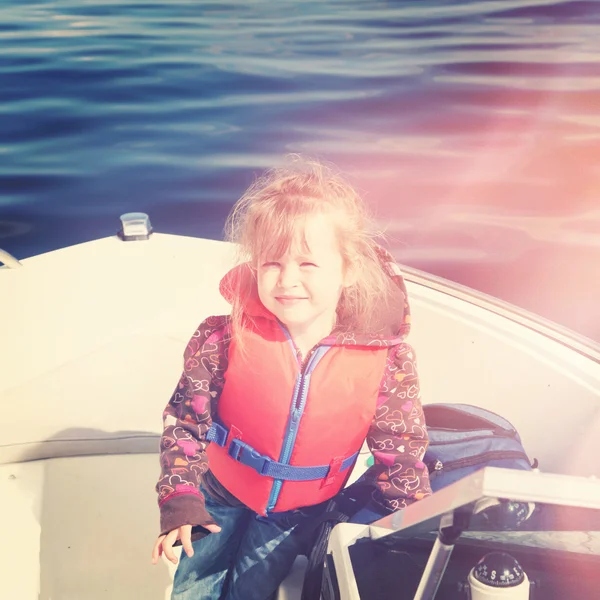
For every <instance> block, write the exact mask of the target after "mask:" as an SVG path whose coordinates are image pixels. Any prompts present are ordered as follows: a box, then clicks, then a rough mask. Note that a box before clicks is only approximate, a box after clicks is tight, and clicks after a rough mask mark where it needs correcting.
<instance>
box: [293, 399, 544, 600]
mask: <svg viewBox="0 0 600 600" xmlns="http://www.w3.org/2000/svg"><path fill="white" fill-rule="evenodd" d="M423 411H424V413H425V423H426V427H427V433H428V434H429V447H428V449H427V452H426V453H425V456H424V458H423V462H424V463H425V464H426V465H427V468H428V469H429V478H430V482H431V489H432V491H434V492H436V491H437V490H439V489H441V488H443V487H446V486H447V485H450V484H451V483H454V482H455V481H458V480H459V479H461V478H462V477H466V476H467V475H470V474H471V473H474V472H475V471H478V470H479V469H483V468H484V467H504V468H508V469H520V470H531V469H535V468H536V467H537V461H536V460H534V462H533V464H532V463H531V462H530V461H529V458H528V456H527V453H526V452H525V448H523V444H522V443H521V438H520V436H519V434H518V432H517V430H516V429H515V428H514V426H513V425H512V423H510V421H508V420H506V419H505V418H504V417H501V416H500V415H497V414H496V413H493V412H492V411H490V410H487V409H485V408H479V407H478V406H472V405H471V404H424V405H423ZM373 487H374V484H372V485H368V484H367V483H366V482H365V481H364V478H361V479H359V480H358V481H357V482H356V483H354V484H353V485H351V486H349V487H347V488H346V489H345V490H343V491H342V492H341V493H340V494H338V496H336V497H335V498H333V499H332V500H330V501H329V504H328V505H327V507H326V509H325V511H324V514H323V515H321V517H320V518H319V519H317V520H316V521H315V525H316V526H315V528H314V529H315V530H316V537H314V538H313V539H312V542H311V545H312V550H311V551H310V552H309V553H308V554H309V563H308V568H307V570H306V574H305V577H304V586H303V589H302V599H301V600H311V599H312V598H319V597H322V598H324V599H325V598H331V597H333V596H332V594H331V592H330V591H328V590H327V589H325V588H322V580H323V578H322V574H323V564H324V559H325V556H326V553H327V542H328V540H329V535H330V533H331V530H332V529H333V527H334V526H335V525H336V523H341V522H344V521H350V522H353V523H371V522H373V521H375V520H377V519H378V518H381V517H383V516H385V515H384V513H383V512H378V511H377V507H376V506H375V504H374V503H373V502H372V500H371V493H372V490H373ZM309 531H312V528H310V529H309Z"/></svg>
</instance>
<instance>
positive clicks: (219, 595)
mask: <svg viewBox="0 0 600 600" xmlns="http://www.w3.org/2000/svg"><path fill="white" fill-rule="evenodd" d="M205 498H206V509H207V510H208V512H209V513H210V515H211V516H212V517H213V518H214V520H215V521H216V522H217V524H218V525H219V526H220V527H221V531H220V532H219V533H211V534H210V535H208V536H206V537H204V538H201V539H199V540H197V541H196V542H194V543H193V548H194V556H192V558H189V557H188V556H187V554H186V553H185V551H182V553H181V558H180V560H179V564H178V566H177V571H176V573H175V580H174V582H173V594H172V595H171V600H270V599H271V598H273V597H274V594H275V593H276V591H277V588H278V587H279V585H280V584H281V582H282V581H283V580H284V579H285V577H286V575H287V574H288V572H289V570H290V569H291V566H292V564H293V562H294V560H295V559H296V557H297V556H298V554H299V553H300V552H301V551H302V545H301V542H300V540H299V539H298V538H297V536H295V535H292V532H293V530H294V529H295V527H294V526H293V525H289V524H288V525H289V526H286V523H285V520H284V521H281V520H280V521H279V523H278V524H276V523H275V522H271V521H269V520H257V519H256V513H254V512H253V511H251V510H250V509H248V508H234V507H231V506H224V505H222V504H220V503H218V502H217V501H216V500H215V499H213V498H211V497H210V496H209V495H208V494H206V493H205Z"/></svg>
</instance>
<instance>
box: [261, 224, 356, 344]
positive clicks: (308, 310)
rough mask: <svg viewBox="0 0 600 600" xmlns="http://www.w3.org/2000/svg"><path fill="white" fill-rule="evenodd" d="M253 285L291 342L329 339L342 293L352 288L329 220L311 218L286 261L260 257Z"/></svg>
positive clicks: (285, 258)
mask: <svg viewBox="0 0 600 600" xmlns="http://www.w3.org/2000/svg"><path fill="white" fill-rule="evenodd" d="M303 238H304V240H306V246H307V247H308V249H306V248H303V246H304V244H303ZM257 284H258V295H259V298H260V300H261V302H262V303H263V304H264V306H265V308H267V309H268V310H270V311H271V312H272V313H273V314H274V315H275V316H276V317H277V318H278V319H279V320H280V321H281V322H282V323H283V324H284V325H286V327H287V328H288V330H289V331H290V334H291V335H292V336H294V335H307V336H309V337H312V336H316V337H318V338H319V339H320V338H321V337H325V336H327V335H329V333H330V332H331V330H332V329H333V326H334V325H335V311H336V308H337V305H338V302H339V299H340V295H341V293H342V290H343V288H344V287H347V286H348V285H350V284H351V281H350V277H349V276H348V275H347V274H346V273H344V265H343V259H342V255H341V254H340V251H339V248H338V242H337V239H336V234H335V228H334V225H333V222H332V220H331V217H328V216H326V215H322V214H317V215H312V216H309V217H308V218H307V219H306V222H305V226H304V228H303V229H301V230H300V231H298V232H297V235H296V239H295V243H294V244H292V247H291V248H290V249H288V251H287V253H286V254H285V255H283V256H263V257H261V259H260V260H259V262H258V266H257Z"/></svg>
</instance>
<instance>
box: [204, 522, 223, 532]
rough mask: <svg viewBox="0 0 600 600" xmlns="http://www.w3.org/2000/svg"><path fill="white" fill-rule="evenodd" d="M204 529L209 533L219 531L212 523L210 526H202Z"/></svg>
mask: <svg viewBox="0 0 600 600" xmlns="http://www.w3.org/2000/svg"><path fill="white" fill-rule="evenodd" d="M204 527H205V528H206V529H208V530H209V531H210V532H211V533H219V531H221V528H220V527H219V526H218V525H214V524H213V523H211V524H210V525H204Z"/></svg>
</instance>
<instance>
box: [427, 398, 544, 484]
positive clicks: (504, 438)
mask: <svg viewBox="0 0 600 600" xmlns="http://www.w3.org/2000/svg"><path fill="white" fill-rule="evenodd" d="M423 411H424V412H425V423H426V424H427V432H428V434H429V448H428V449H427V452H426V453H425V457H424V459H423V461H424V462H425V464H426V465H427V468H428V469H429V477H430V481H431V489H432V490H433V491H434V492H435V491H437V490H439V489H441V488H443V487H445V486H447V485H450V484H451V483H454V482H455V481H458V480H459V479H461V478H462V477H465V476H467V475H470V474H471V473H474V472H475V471H478V470H479V469H482V468H483V467H504V468H508V469H520V470H531V469H534V468H536V467H537V461H534V463H533V464H532V463H531V462H530V461H529V458H528V456H527V453H526V452H525V448H523V444H522V442H521V438H520V436H519V434H518V432H517V430H516V429H515V428H514V426H513V425H512V424H511V423H510V421H507V420H506V419H505V418H504V417H501V416H500V415H497V414H496V413H493V412H492V411H490V410H486V409H484V408H479V407H478V406H472V405H470V404H424V405H423Z"/></svg>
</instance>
